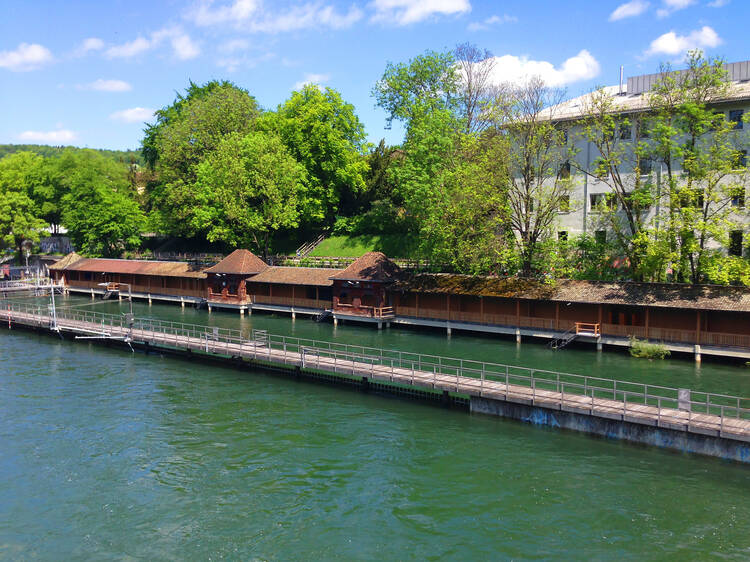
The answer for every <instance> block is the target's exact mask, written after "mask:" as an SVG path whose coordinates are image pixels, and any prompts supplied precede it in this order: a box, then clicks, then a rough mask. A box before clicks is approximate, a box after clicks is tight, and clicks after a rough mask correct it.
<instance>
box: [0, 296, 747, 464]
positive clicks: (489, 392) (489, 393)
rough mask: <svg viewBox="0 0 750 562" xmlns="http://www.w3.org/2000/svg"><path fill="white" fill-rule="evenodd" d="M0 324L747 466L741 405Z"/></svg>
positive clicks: (257, 340) (571, 381) (253, 346)
mask: <svg viewBox="0 0 750 562" xmlns="http://www.w3.org/2000/svg"><path fill="white" fill-rule="evenodd" d="M0 322H2V325H3V326H5V327H7V328H9V329H13V327H14V326H20V327H25V328H32V329H37V330H40V331H43V332H47V333H52V334H60V335H61V336H62V335H68V336H72V337H75V338H76V339H86V340H92V339H93V340H103V341H111V342H119V343H121V344H122V345H126V346H130V347H131V348H132V347H139V348H142V349H145V350H154V351H163V352H168V353H172V354H175V353H176V354H181V355H188V356H193V357H194V356H195V355H196V354H199V355H202V356H206V357H210V358H212V359H214V360H220V361H227V362H230V363H232V364H234V365H246V366H252V367H255V368H261V369H266V370H268V369H271V370H274V371H283V372H286V373H289V374H292V375H294V376H305V377H310V378H325V379H326V380H329V381H334V382H340V383H342V384H346V385H349V386H352V385H356V386H359V387H361V388H363V389H375V390H377V391H382V392H388V393H392V394H407V395H413V396H420V397H422V398H427V399H432V400H438V401H442V402H444V403H446V404H450V403H453V404H460V405H464V406H468V408H469V410H470V411H471V412H473V413H480V414H489V415H496V416H502V417H509V418H513V419H517V420H521V421H525V422H530V423H535V424H541V425H549V426H552V427H560V428H565V429H573V430H576V431H582V432H585V433H590V434H595V435H601V436H606V437H609V438H616V439H623V440H627V441H633V442H638V443H644V444H649V445H654V446H659V447H665V448H670V449H676V450H680V451H683V452H690V453H698V454H704V455H711V456H717V457H721V458H725V459H731V460H735V461H739V462H750V399H747V398H740V397H737V396H729V395H722V394H712V393H705V392H696V391H691V390H689V389H676V388H668V387H662V386H656V385H645V384H641V383H633V382H628V381H617V380H611V379H603V378H597V377H586V376H580V375H574V374H567V373H558V372H553V371H547V370H537V369H530V368H527V367H519V366H512V365H503V364H498V363H486V362H479V361H472V360H466V359H455V358H449V357H439V356H433V355H424V354H417V353H409V352H403V351H393V350H385V349H377V348H369V347H362V346H352V345H347V344H338V343H334V342H324V341H316V340H307V339H300V338H291V337H286V336H275V335H271V334H268V333H267V332H265V331H259V330H253V331H252V332H249V333H243V332H241V331H240V330H230V329H223V328H212V327H206V326H199V325H191V324H183V323H176V322H168V321H162V320H158V319H153V318H135V317H134V316H132V315H130V314H126V315H113V314H103V313H99V312H93V311H90V310H76V309H66V310H63V311H60V312H54V309H53V308H52V307H41V306H39V305H37V304H25V303H10V302H6V303H0Z"/></svg>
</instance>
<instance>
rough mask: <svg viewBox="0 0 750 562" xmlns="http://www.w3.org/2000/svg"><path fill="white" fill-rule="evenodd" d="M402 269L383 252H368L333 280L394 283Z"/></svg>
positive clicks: (333, 277)
mask: <svg viewBox="0 0 750 562" xmlns="http://www.w3.org/2000/svg"><path fill="white" fill-rule="evenodd" d="M400 273H401V269H400V268H399V267H398V266H397V265H396V264H395V263H393V262H392V261H391V260H389V259H388V258H387V257H386V255H385V254H384V253H382V252H367V253H366V254H365V255H363V256H361V257H359V258H357V259H356V260H354V263H352V264H351V265H350V266H349V267H347V268H346V269H344V270H343V271H340V272H339V273H337V274H336V275H333V276H332V277H331V279H341V280H345V281H394V280H395V279H396V278H397V277H398V276H399V274H400Z"/></svg>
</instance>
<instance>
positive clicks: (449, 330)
mask: <svg viewBox="0 0 750 562" xmlns="http://www.w3.org/2000/svg"><path fill="white" fill-rule="evenodd" d="M445 333H446V335H448V336H450V335H451V325H450V324H446V326H445Z"/></svg>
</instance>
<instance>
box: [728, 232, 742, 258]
mask: <svg viewBox="0 0 750 562" xmlns="http://www.w3.org/2000/svg"><path fill="white" fill-rule="evenodd" d="M729 255H730V256H742V231H741V230H733V231H732V232H730V233H729Z"/></svg>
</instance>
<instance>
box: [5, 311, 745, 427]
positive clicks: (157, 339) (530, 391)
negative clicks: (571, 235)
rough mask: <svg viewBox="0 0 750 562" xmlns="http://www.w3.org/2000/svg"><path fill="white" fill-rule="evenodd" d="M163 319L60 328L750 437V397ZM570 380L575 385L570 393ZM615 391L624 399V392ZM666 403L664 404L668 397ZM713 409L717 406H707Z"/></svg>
mask: <svg viewBox="0 0 750 562" xmlns="http://www.w3.org/2000/svg"><path fill="white" fill-rule="evenodd" d="M102 318H104V317H103V316H102ZM113 318H115V319H118V318H119V317H113ZM120 320H121V319H120ZM0 321H3V322H4V323H7V324H8V326H9V327H10V326H12V324H14V323H16V324H22V325H26V326H35V327H39V328H43V329H47V330H52V329H55V328H54V326H53V321H52V318H51V317H50V316H48V315H46V314H42V313H41V312H39V313H33V312H29V311H22V310H12V309H10V308H9V309H6V310H3V309H0ZM148 322H152V326H153V327H152V328H149V325H148ZM162 324H163V323H160V321H158V320H149V319H139V320H138V321H137V323H136V322H135V321H134V322H133V326H132V327H130V326H128V325H127V324H126V323H125V322H122V321H121V322H120V323H119V324H118V325H115V323H114V322H111V323H109V324H107V323H105V321H104V320H102V321H101V322H94V321H87V320H78V319H71V318H60V319H58V321H57V326H56V330H57V331H60V332H67V333H72V334H78V335H79V337H86V338H101V339H117V340H121V341H124V342H132V343H136V344H148V345H150V346H154V347H161V348H166V349H176V350H191V351H197V352H203V353H208V354H213V355H219V356H227V357H240V358H243V359H248V360H253V361H260V362H267V363H269V364H272V365H286V366H290V367H299V368H300V369H305V370H310V369H314V370H319V371H323V372H328V373H336V374H341V375H345V376H353V377H357V378H360V377H361V378H366V379H372V380H374V381H383V382H390V383H397V384H401V385H407V386H410V387H416V388H424V389H432V390H435V391H444V392H452V393H457V394H461V395H465V396H469V397H474V396H475V397H483V398H491V399H495V400H500V401H506V402H514V403H519V404H527V405H534V406H540V407H544V408H548V409H551V410H562V411H567V412H574V413H578V414H584V415H589V416H596V417H600V418H607V419H614V420H622V421H625V422H630V423H637V424H642V425H648V426H656V427H664V428H669V429H675V430H679V431H687V432H691V433H700V434H705V435H709V436H716V437H723V438H727V439H734V440H740V441H748V442H750V419H748V418H750V410H746V409H745V408H740V407H739V404H740V400H744V399H741V398H737V399H736V400H737V404H738V407H737V408H733V407H729V406H728V407H727V408H728V409H727V411H728V412H729V411H731V412H732V413H731V415H730V414H724V408H723V407H722V409H721V413H722V414H723V415H721V414H720V415H716V414H713V413H706V412H696V411H691V409H678V408H672V407H661V406H660V405H651V404H648V400H647V398H648V395H646V396H645V399H644V400H643V402H644V403H636V400H635V398H636V397H635V395H634V396H633V397H631V398H628V395H627V394H622V393H621V394H622V395H623V399H622V400H619V399H610V398H601V397H596V396H594V394H595V393H594V392H593V391H592V393H591V394H592V395H588V394H587V393H586V392H585V391H584V393H582V392H581V388H582V387H581V385H579V384H570V383H563V384H562V387H561V388H560V390H559V391H558V390H548V389H544V388H538V387H537V386H536V385H535V384H534V381H533V379H532V382H531V386H527V385H522V384H512V383H510V382H509V379H508V378H507V377H508V375H507V371H506V379H505V380H504V381H503V380H498V379H501V378H502V377H498V376H497V374H495V375H494V376H493V375H491V374H489V373H485V372H484V370H483V371H482V372H481V373H479V372H478V371H473V375H474V376H466V375H464V374H459V372H458V371H457V372H456V374H446V373H445V372H442V370H441V369H438V368H437V367H436V366H435V365H432V366H428V367H426V368H422V364H421V362H420V363H417V362H416V361H411V363H410V365H409V363H408V362H407V363H406V365H404V362H403V361H401V362H394V361H392V360H390V362H389V360H386V361H383V358H382V356H381V357H376V356H374V355H372V354H368V353H354V352H351V351H339V350H336V349H322V348H317V347H313V346H300V345H297V346H287V344H286V343H284V344H283V347H281V345H282V344H279V343H274V342H272V341H271V340H269V339H264V338H263V337H256V338H254V339H247V338H241V337H233V338H227V337H221V336H220V335H219V332H218V329H215V330H214V331H212V329H211V328H208V327H194V328H195V329H192V330H184V329H183V330H181V332H182V333H178V332H177V331H175V332H174V333H169V332H168V331H165V329H163V328H161V329H160V326H161V325H162ZM284 341H285V340H284ZM462 364H463V362H462ZM460 372H461V373H463V372H464V371H460ZM600 380H601V379H600ZM566 384H567V385H568V388H569V390H568V391H567V392H566V388H565V386H566ZM558 386H559V382H558ZM616 387H617V385H616V384H615V388H616ZM614 395H615V396H617V392H615V393H614ZM717 396H718V395H717ZM727 398H733V397H727ZM733 399H734V398H733ZM659 404H661V399H660V400H659ZM743 404H744V402H743ZM696 409H697V408H696ZM707 410H710V408H708V407H707Z"/></svg>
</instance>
